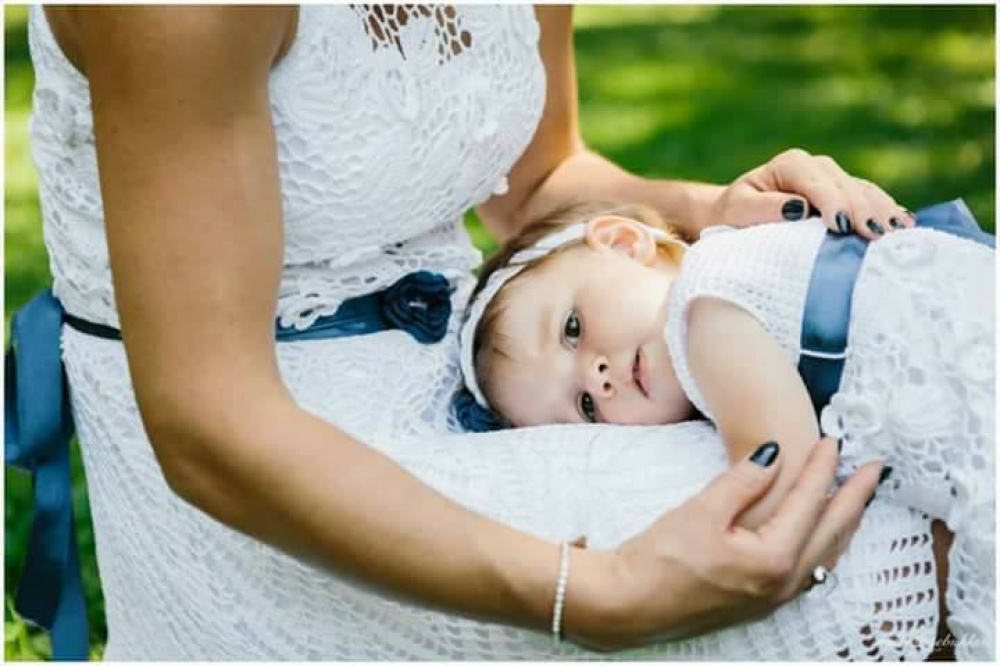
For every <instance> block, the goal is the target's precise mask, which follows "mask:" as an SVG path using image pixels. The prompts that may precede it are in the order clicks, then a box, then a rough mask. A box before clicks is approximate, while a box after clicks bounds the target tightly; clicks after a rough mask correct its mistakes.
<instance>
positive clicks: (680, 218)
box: [515, 148, 724, 240]
mask: <svg viewBox="0 0 1000 666" xmlns="http://www.w3.org/2000/svg"><path fill="white" fill-rule="evenodd" d="M723 189H724V187H723V186H720V185H710V184H708V183H696V182H691V181H683V180H654V179H649V178H642V177H640V176H636V175H635V174H632V173H629V172H628V171H625V170H624V169H622V168H621V167H619V166H618V165H616V164H614V163H613V162H611V161H610V160H608V159H606V158H605V157H602V156H601V155H599V154H597V153H594V152H590V151H588V150H586V149H583V148H581V149H580V150H578V151H576V152H574V153H573V154H572V155H570V156H569V157H567V158H566V159H565V160H563V161H562V162H561V163H560V165H559V166H558V167H556V169H555V170H553V171H552V173H550V174H549V175H548V177H547V178H546V179H545V180H544V181H543V182H542V183H541V185H540V186H539V187H538V188H537V189H535V191H534V192H533V193H532V195H531V196H530V197H529V198H528V199H527V200H526V201H525V203H524V204H523V205H522V207H521V209H520V210H519V211H518V215H517V218H516V221H515V224H516V225H517V226H518V227H521V226H524V225H526V224H530V222H531V221H533V220H536V219H538V218H539V217H541V216H543V215H545V214H546V213H547V212H549V211H551V210H554V209H556V208H558V207H560V206H562V205H565V204H567V203H570V202H573V201H581V200H585V199H586V200H611V201H629V202H635V203H642V204H645V205H647V206H650V207H652V208H654V209H655V210H657V211H658V212H659V213H660V215H661V216H662V217H663V219H664V220H666V221H667V222H669V223H670V224H671V225H673V226H674V227H675V228H676V229H677V230H678V232H679V233H680V234H681V235H682V236H684V237H685V238H688V239H692V240H693V239H695V238H697V235H698V233H699V232H700V231H701V229H702V228H704V227H705V226H706V225H707V224H709V220H708V213H709V210H710V208H711V206H712V204H714V203H715V201H716V200H717V199H718V197H719V195H720V194H721V193H722V191H723Z"/></svg>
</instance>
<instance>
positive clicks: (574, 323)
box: [563, 310, 580, 347]
mask: <svg viewBox="0 0 1000 666" xmlns="http://www.w3.org/2000/svg"><path fill="white" fill-rule="evenodd" d="M563 335H564V336H565V337H566V341H567V342H569V344H570V345H571V346H573V347H576V343H577V342H578V341H579V340H580V317H579V316H578V315H577V314H576V310H573V311H572V312H570V313H569V316H568V317H566V324H565V325H564V326H563Z"/></svg>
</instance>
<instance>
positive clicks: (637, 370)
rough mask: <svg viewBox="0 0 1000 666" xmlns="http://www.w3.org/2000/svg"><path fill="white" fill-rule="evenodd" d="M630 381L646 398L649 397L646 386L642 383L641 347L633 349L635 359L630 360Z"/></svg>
mask: <svg viewBox="0 0 1000 666" xmlns="http://www.w3.org/2000/svg"><path fill="white" fill-rule="evenodd" d="M632 381H634V382H635V385H636V386H638V387H639V391H641V392H642V395H643V396H645V397H646V398H649V393H647V392H646V387H645V386H643V385H642V348H641V347H640V348H639V349H636V350H635V360H634V361H633V362H632Z"/></svg>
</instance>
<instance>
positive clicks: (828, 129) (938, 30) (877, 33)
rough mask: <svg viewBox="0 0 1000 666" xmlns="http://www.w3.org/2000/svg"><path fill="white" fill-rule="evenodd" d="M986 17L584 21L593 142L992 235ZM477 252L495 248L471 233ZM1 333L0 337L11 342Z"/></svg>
mask: <svg viewBox="0 0 1000 666" xmlns="http://www.w3.org/2000/svg"><path fill="white" fill-rule="evenodd" d="M993 12H994V10H993V8H992V7H982V6H980V7H965V8H962V7H941V6H936V7H906V8H897V7H779V6H776V7H765V8H752V7H659V6H641V7H622V6H618V7H581V8H578V9H577V12H576V27H577V32H576V44H577V65H578V69H579V79H580V109H581V119H582V126H583V133H584V136H585V138H586V140H587V142H588V143H589V144H590V145H591V146H592V147H594V148H596V149H598V150H600V151H601V152H603V153H604V154H605V155H608V156H609V157H611V158H612V159H614V160H616V161H618V162H619V163H620V164H622V165H624V166H625V167H627V168H629V169H631V170H633V171H636V172H638V173H641V174H645V175H650V176H658V177H677V178H686V179H695V180H707V181H713V182H720V183H721V182H728V181H730V180H732V179H733V178H734V177H735V176H737V175H739V174H740V173H742V172H743V171H746V170H747V169H749V168H751V167H754V166H756V165H757V164H759V163H761V162H763V161H765V160H767V159H768V158H770V157H772V156H773V155H774V154H776V153H778V152H780V151H781V150H783V149H784V148H787V147H789V146H801V147H803V148H805V149H807V150H809V151H810V152H814V153H827V154H830V155H833V156H834V157H835V158H836V159H837V160H838V161H839V162H840V164H841V165H843V166H844V167H845V168H846V169H847V170H848V171H850V172H852V173H854V174H855V175H859V176H863V177H865V178H868V179H869V180H872V181H874V182H876V183H879V184H880V185H882V186H883V187H884V188H885V189H886V190H887V191H888V192H890V193H891V194H892V195H893V196H894V197H895V198H896V199H897V200H898V201H900V202H902V203H904V204H905V205H906V206H908V207H909V208H911V209H916V208H918V207H920V206H922V205H925V204H928V203H931V202H935V201H942V200H946V199H952V198H955V197H964V198H965V200H966V201H967V202H968V204H969V206H970V208H971V209H972V211H973V212H974V213H975V215H976V217H977V218H978V219H979V221H980V223H981V224H982V225H983V226H984V227H986V228H987V229H989V230H991V231H992V230H993V229H994V223H995V218H994V215H995V205H996V194H995V191H994V169H995V159H994V155H995V153H994V145H995V140H996V128H995V125H994V104H995V98H994V64H995V63H994V29H993V26H994V14H993ZM25 20H26V10H25V9H24V8H21V7H7V8H6V16H5V19H4V29H5V33H6V39H7V43H6V51H5V56H6V67H5V77H4V85H5V90H6V95H7V97H6V107H5V109H4V111H5V114H6V121H7V122H6V149H5V150H6V153H5V155H6V165H7V180H6V183H5V190H4V206H5V213H6V228H5V231H4V242H5V252H6V275H5V277H6V280H5V287H4V288H5V296H6V309H5V312H4V315H5V321H6V322H9V319H10V315H11V313H12V312H13V311H15V310H16V309H17V308H18V307H20V306H21V305H22V304H23V303H24V302H25V301H27V300H28V298H30V296H31V295H32V294H33V293H35V292H36V291H38V290H39V289H42V288H43V287H45V286H46V285H47V284H48V283H49V280H50V277H49V273H48V262H47V259H46V255H45V248H44V245H43V243H42V234H41V226H40V220H39V213H38V203H37V199H36V191H35V189H36V178H35V173H34V171H33V167H32V165H31V163H30V158H29V153H28V144H27V119H28V114H29V112H30V105H31V90H32V84H33V77H32V70H31V63H30V60H29V55H28V46H27V36H26V29H25ZM469 225H470V230H471V232H472V233H473V237H474V238H475V240H476V242H477V244H479V245H480V247H481V248H482V249H484V250H485V251H487V252H488V251H489V250H491V249H492V248H493V247H494V245H493V243H492V241H491V239H489V237H488V236H487V235H486V233H485V232H484V231H483V230H482V229H481V228H480V227H479V225H478V223H477V222H476V221H475V220H474V219H473V218H472V216H470V217H469ZM5 330H6V329H5ZM74 461H75V465H76V474H77V479H78V482H77V484H76V489H75V493H74V501H75V503H76V509H77V513H76V515H77V518H78V532H79V535H80V538H81V542H82V545H83V558H84V568H85V571H84V581H85V586H86V589H87V596H88V603H89V608H90V618H91V626H92V638H93V643H94V645H95V646H98V647H97V650H96V652H95V655H99V654H100V647H99V646H101V645H102V644H103V641H104V637H105V635H106V631H105V626H104V619H103V612H102V610H103V604H102V600H101V596H100V586H99V582H98V577H97V572H96V567H95V564H94V555H93V552H94V551H93V533H92V531H91V528H90V520H89V511H88V510H87V504H86V490H85V488H84V485H83V481H82V478H81V477H80V475H79V469H80V466H79V456H78V455H77V454H76V452H75V451H74ZM5 478H6V482H7V490H6V514H5V527H6V536H7V540H6V562H5V567H6V568H5V572H6V581H7V589H6V590H5V594H6V599H7V604H6V609H5V615H4V617H5V654H6V656H7V657H8V658H31V657H39V656H45V655H46V654H47V645H46V640H45V639H43V638H42V637H40V636H36V635H35V634H33V633H30V632H29V631H28V630H27V629H26V628H25V627H24V625H23V624H21V623H20V622H18V621H17V620H16V618H15V617H14V616H13V615H12V613H11V610H10V609H11V600H12V596H13V590H14V589H15V588H16V584H17V581H18V578H19V574H20V570H21V560H22V557H23V553H24V545H25V541H26V537H27V529H28V523H29V519H30V504H29V502H28V493H29V484H28V482H27V481H26V479H24V478H23V476H22V475H21V474H20V473H15V472H10V471H8V472H7V473H6V475H5Z"/></svg>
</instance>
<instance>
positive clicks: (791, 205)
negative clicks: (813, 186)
mask: <svg viewBox="0 0 1000 666" xmlns="http://www.w3.org/2000/svg"><path fill="white" fill-rule="evenodd" d="M805 212H806V203H805V202H804V201H802V199H789V200H788V201H786V202H785V205H784V206H782V207H781V216H782V217H783V218H785V219H786V220H789V221H791V220H801V219H802V216H803V215H804V214H805Z"/></svg>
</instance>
